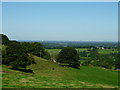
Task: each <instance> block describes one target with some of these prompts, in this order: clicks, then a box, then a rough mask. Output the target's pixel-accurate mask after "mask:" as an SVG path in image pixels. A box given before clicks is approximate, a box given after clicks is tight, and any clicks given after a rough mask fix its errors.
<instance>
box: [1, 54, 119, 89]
mask: <svg viewBox="0 0 120 90" xmlns="http://www.w3.org/2000/svg"><path fill="white" fill-rule="evenodd" d="M34 58H35V61H36V64H33V65H31V66H29V67H28V69H32V70H33V71H34V74H28V73H23V72H20V71H15V70H11V69H9V68H8V67H7V66H5V65H3V71H2V73H3V75H2V76H3V83H2V84H3V88H4V87H7V88H116V87H117V86H118V71H112V70H106V69H102V68H99V67H90V66H81V67H80V69H74V68H70V67H60V66H59V65H58V64H56V63H53V62H51V61H48V60H45V59H42V58H39V57H36V56H34Z"/></svg>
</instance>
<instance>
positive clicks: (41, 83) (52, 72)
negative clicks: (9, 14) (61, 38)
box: [0, 34, 120, 88]
mask: <svg viewBox="0 0 120 90" xmlns="http://www.w3.org/2000/svg"><path fill="white" fill-rule="evenodd" d="M1 35H2V34H1ZM2 39H3V41H2V44H1V45H0V49H1V50H2V63H3V65H2V76H3V82H2V86H3V88H118V83H119V81H118V72H119V69H120V67H119V66H118V64H119V63H120V62H119V60H118V59H117V58H118V56H117V55H118V46H117V43H115V42H113V43H112V42H110V43H109V42H104V43H103V42H94V45H93V46H92V45H91V43H89V42H86V43H87V44H90V45H88V46H87V44H85V46H84V45H79V44H84V43H81V42H80V43H79V42H78V44H77V43H76V42H70V43H71V44H68V45H69V46H67V44H66V46H64V43H69V42H63V46H59V44H60V43H61V42H52V43H51V42H45V44H44V43H43V42H42V43H40V42H34V41H33V42H18V41H10V40H9V39H8V38H7V36H6V35H2ZM54 43H55V44H54ZM92 43H93V42H92ZM98 43H99V45H100V46H95V44H96V45H97V44H98ZM106 43H107V45H106ZM61 44H62V43H61ZM76 44H77V45H79V47H78V46H76ZM42 45H43V46H42ZM71 45H73V46H71ZM31 46H32V47H31ZM46 46H47V47H46ZM70 46H71V47H72V48H75V50H76V52H77V55H78V56H79V58H78V61H75V62H76V63H77V64H74V63H73V62H74V61H72V62H71V61H70V60H68V61H66V60H67V58H65V57H64V55H63V56H62V57H64V59H59V58H60V57H59V56H60V53H61V52H62V50H64V49H67V48H68V50H69V49H71V50H72V48H71V47H70ZM50 47H51V48H50ZM20 48H21V49H20ZM22 48H23V49H24V50H22ZM9 50H10V51H9ZM71 50H70V51H69V52H66V55H68V57H71V56H69V54H70V53H72V52H71ZM21 51H22V53H24V55H23V54H20V53H21ZM25 53H26V54H25ZM27 54H28V55H27ZM25 55H27V57H26V59H25ZM66 55H65V56H66ZM73 55H74V54H73ZM21 56H22V57H21ZM73 59H74V58H73ZM20 60H22V62H21V61H20ZM70 63H71V64H70ZM72 63H73V64H72ZM16 82H18V83H16Z"/></svg>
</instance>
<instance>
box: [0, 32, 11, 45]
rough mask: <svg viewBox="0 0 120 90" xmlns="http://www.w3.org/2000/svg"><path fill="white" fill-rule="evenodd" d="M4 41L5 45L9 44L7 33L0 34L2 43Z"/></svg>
mask: <svg viewBox="0 0 120 90" xmlns="http://www.w3.org/2000/svg"><path fill="white" fill-rule="evenodd" d="M1 42H2V44H3V45H8V44H9V39H8V37H7V36H6V35H3V34H0V43H1Z"/></svg>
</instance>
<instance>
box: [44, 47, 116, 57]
mask: <svg viewBox="0 0 120 90" xmlns="http://www.w3.org/2000/svg"><path fill="white" fill-rule="evenodd" d="M76 50H77V51H78V53H79V52H82V51H87V48H76ZM46 51H48V52H49V53H50V55H51V56H56V55H58V54H59V52H60V51H61V49H46ZM98 52H99V53H100V54H110V53H117V52H118V50H114V51H112V49H98Z"/></svg>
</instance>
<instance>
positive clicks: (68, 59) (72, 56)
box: [57, 47, 80, 67]
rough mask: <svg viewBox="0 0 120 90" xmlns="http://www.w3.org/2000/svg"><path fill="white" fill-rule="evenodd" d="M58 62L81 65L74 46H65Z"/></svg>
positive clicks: (74, 65) (75, 65)
mask: <svg viewBox="0 0 120 90" xmlns="http://www.w3.org/2000/svg"><path fill="white" fill-rule="evenodd" d="M57 60H58V62H60V63H64V64H69V65H70V66H73V67H78V66H80V62H79V55H78V53H77V51H76V50H75V49H74V48H73V47H64V48H63V49H62V50H61V51H60V53H59V55H58V58H57Z"/></svg>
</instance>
